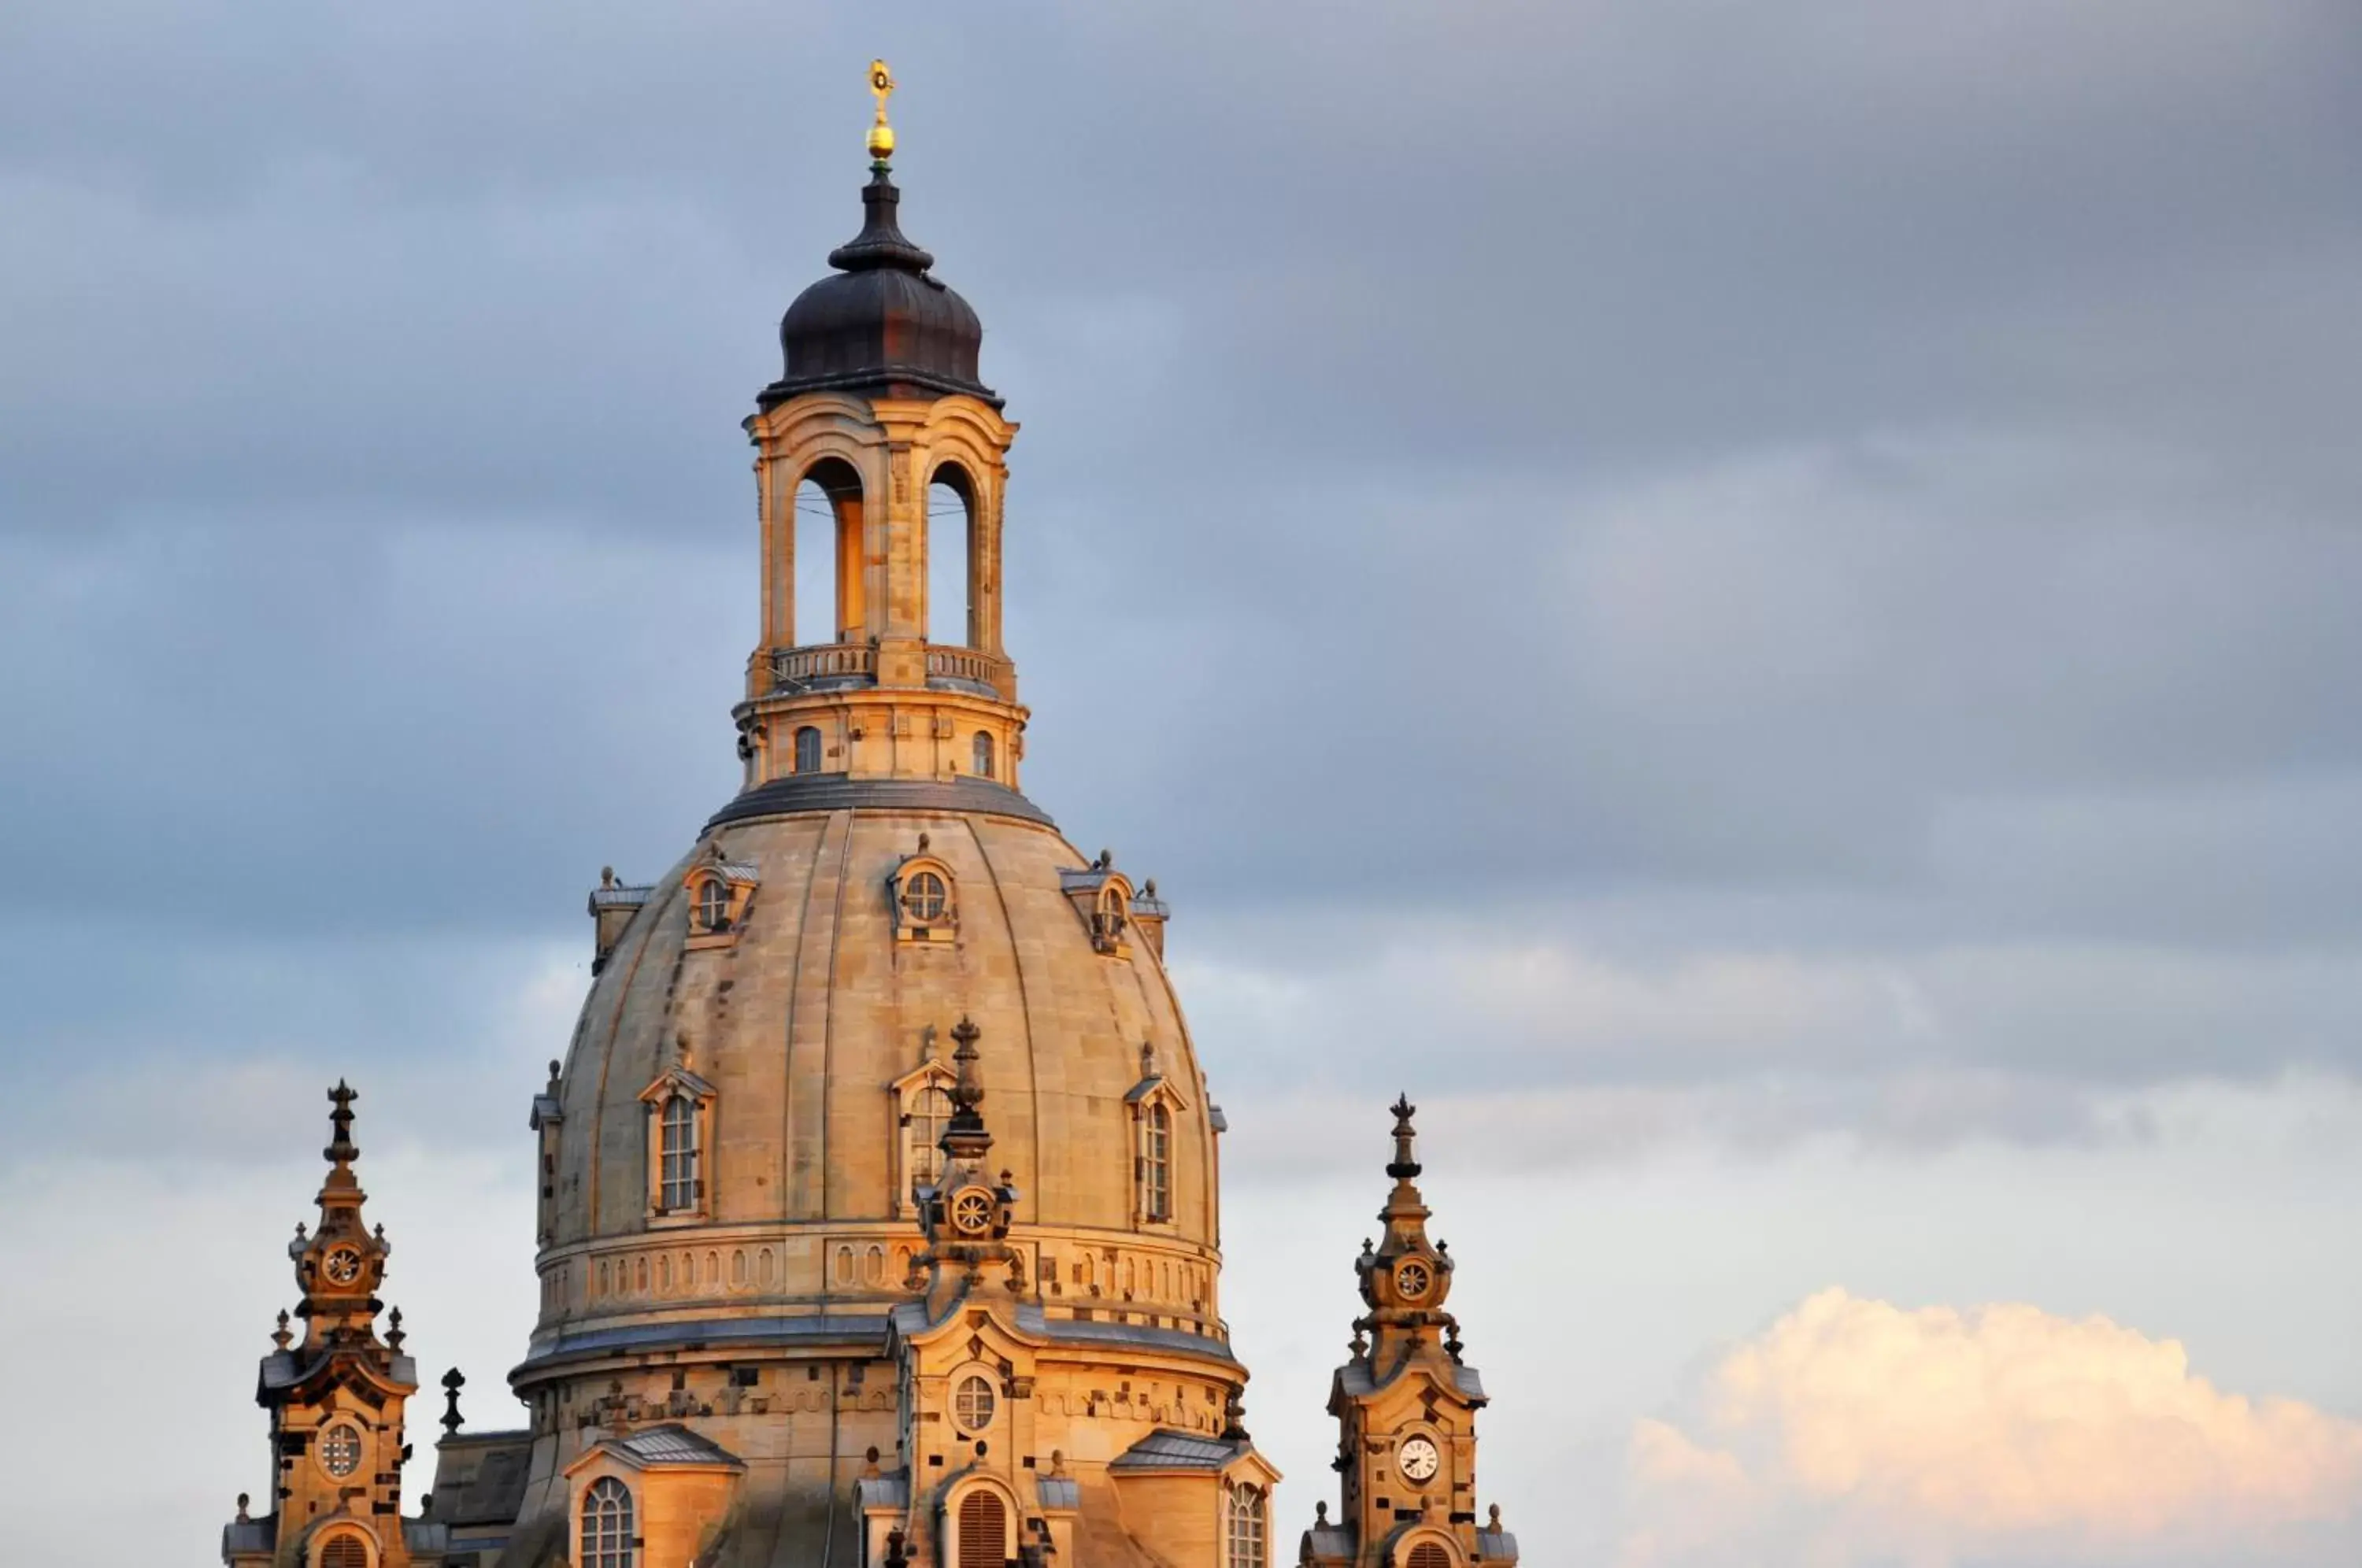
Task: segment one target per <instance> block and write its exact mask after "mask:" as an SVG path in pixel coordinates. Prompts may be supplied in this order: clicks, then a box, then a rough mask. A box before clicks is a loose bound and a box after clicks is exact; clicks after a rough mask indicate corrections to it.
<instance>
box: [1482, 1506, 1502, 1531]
mask: <svg viewBox="0 0 2362 1568" xmlns="http://www.w3.org/2000/svg"><path fill="white" fill-rule="evenodd" d="M1486 1518H1489V1519H1490V1520H1491V1521H1492V1522H1491V1523H1490V1524H1487V1525H1486V1526H1485V1529H1489V1530H1491V1531H1492V1532H1493V1533H1494V1534H1495V1535H1498V1534H1500V1533H1501V1505H1500V1504H1498V1503H1496V1504H1494V1505H1493V1506H1492V1507H1491V1508H1489V1509H1487V1510H1486Z"/></svg>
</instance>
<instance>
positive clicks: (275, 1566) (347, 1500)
mask: <svg viewBox="0 0 2362 1568" xmlns="http://www.w3.org/2000/svg"><path fill="white" fill-rule="evenodd" d="M328 1099H329V1100H330V1102H331V1103H332V1104H333V1105H334V1106H335V1108H336V1109H335V1110H333V1111H332V1112H331V1113H330V1115H329V1118H328V1122H329V1128H330V1132H331V1135H330V1138H329V1140H328V1146H327V1147H326V1149H325V1150H323V1151H321V1154H322V1157H323V1158H325V1159H326V1160H327V1162H328V1176H327V1179H326V1181H325V1182H323V1183H322V1184H321V1186H320V1197H319V1205H320V1213H319V1225H318V1229H316V1230H312V1231H307V1230H306V1229H305V1227H304V1226H303V1225H300V1224H299V1225H297V1226H296V1227H295V1239H294V1240H293V1241H292V1242H289V1243H288V1245H287V1255H288V1257H289V1258H290V1259H291V1260H292V1262H293V1264H294V1265H295V1288H296V1291H297V1297H296V1306H295V1316H296V1317H297V1318H298V1319H299V1320H301V1321H302V1323H303V1325H304V1326H303V1330H302V1331H301V1333H300V1334H299V1333H298V1332H296V1331H293V1330H292V1329H291V1328H290V1327H289V1325H288V1317H287V1314H286V1313H284V1312H281V1314H280V1315H279V1331H278V1332H277V1333H275V1334H273V1335H272V1336H271V1343H272V1345H273V1347H274V1348H273V1349H272V1351H271V1353H270V1354H269V1355H266V1356H264V1357H263V1358H262V1366H261V1370H260V1374H259V1377H258V1379H257V1382H256V1386H255V1396H254V1397H255V1400H256V1402H257V1403H259V1405H261V1407H262V1408H264V1409H265V1410H267V1411H269V1412H270V1458H271V1496H270V1509H269V1511H268V1512H267V1513H266V1514H264V1515H262V1516H260V1517H257V1516H255V1515H254V1513H253V1511H252V1509H251V1507H250V1499H249V1498H248V1497H244V1496H241V1497H240V1498H239V1499H238V1517H237V1518H236V1519H235V1520H233V1521H232V1522H231V1523H230V1525H229V1526H228V1528H227V1529H225V1530H224V1531H223V1532H222V1561H223V1562H226V1563H227V1564H229V1565H230V1568H264V1565H265V1564H269V1565H271V1568H297V1565H299V1564H313V1565H316V1568H408V1565H409V1564H410V1562H411V1561H412V1551H411V1547H412V1540H411V1539H410V1538H411V1536H412V1535H414V1534H417V1533H421V1531H422V1526H421V1523H420V1521H418V1520H411V1521H409V1524H408V1527H407V1529H405V1525H404V1521H403V1517H402V1466H403V1461H404V1460H406V1459H408V1458H409V1457H410V1451H409V1447H408V1445H407V1444H406V1442H405V1441H404V1440H403V1407H404V1405H405V1404H406V1403H407V1402H408V1400H409V1398H410V1396H412V1395H413V1394H415V1393H417V1392H418V1374H417V1369H416V1368H415V1366H414V1364H412V1361H411V1358H410V1357H409V1356H407V1355H404V1354H403V1351H402V1344H403V1333H402V1314H401V1313H400V1312H399V1311H396V1312H395V1313H394V1314H393V1315H392V1320H391V1322H390V1324H389V1326H388V1329H387V1331H386V1334H385V1337H384V1338H383V1339H380V1338H379V1337H378V1331H377V1318H378V1314H379V1312H381V1310H383V1309H384V1304H383V1303H382V1302H381V1301H380V1300H379V1299H378V1295H377V1292H378V1289H379V1287H380V1286H381V1285H383V1284H384V1282H385V1263H386V1258H387V1256H388V1254H390V1253H392V1250H393V1249H392V1246H391V1245H390V1244H388V1242H386V1239H385V1227H383V1226H382V1225H381V1226H378V1227H377V1228H376V1229H374V1230H372V1229H370V1226H369V1225H368V1223H367V1222H366V1221H365V1220H363V1219H362V1218H361V1206H362V1204H363V1203H364V1202H365V1201H366V1199H367V1195H366V1194H365V1193H363V1192H362V1191H361V1185H360V1182H359V1178H358V1177H356V1176H354V1175H353V1161H354V1160H356V1159H357V1158H359V1155H360V1150H359V1148H358V1147H356V1146H355V1144H354V1143H353V1101H354V1100H355V1099H359V1096H358V1095H356V1094H355V1093H354V1092H353V1091H352V1090H351V1089H350V1088H347V1087H346V1086H345V1085H344V1084H343V1083H342V1082H339V1083H338V1084H337V1087H336V1088H333V1089H330V1090H329V1091H328ZM425 1533H429V1534H431V1533H432V1532H431V1531H428V1532H425Z"/></svg>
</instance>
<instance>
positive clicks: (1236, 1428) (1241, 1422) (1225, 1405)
mask: <svg viewBox="0 0 2362 1568" xmlns="http://www.w3.org/2000/svg"><path fill="white" fill-rule="evenodd" d="M1222 1441H1224V1442H1253V1441H1254V1439H1253V1438H1251V1437H1249V1436H1248V1435H1247V1405H1246V1398H1245V1397H1244V1396H1243V1395H1242V1393H1241V1392H1240V1391H1239V1390H1238V1389H1236V1388H1233V1389H1231V1391H1230V1392H1229V1393H1228V1394H1226V1395H1224V1396H1223V1397H1222Z"/></svg>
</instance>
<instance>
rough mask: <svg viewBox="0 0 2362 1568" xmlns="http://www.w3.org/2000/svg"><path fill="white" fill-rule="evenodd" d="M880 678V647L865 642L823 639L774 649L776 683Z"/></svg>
mask: <svg viewBox="0 0 2362 1568" xmlns="http://www.w3.org/2000/svg"><path fill="white" fill-rule="evenodd" d="M847 678H850V679H869V680H875V679H877V649H876V648H873V647H871V646H868V645H867V644H866V643H821V644H816V645H815V646H811V647H803V648H776V649H774V650H773V651H772V653H771V682H772V684H773V685H775V686H804V685H809V684H810V683H811V682H812V681H815V680H828V679H847Z"/></svg>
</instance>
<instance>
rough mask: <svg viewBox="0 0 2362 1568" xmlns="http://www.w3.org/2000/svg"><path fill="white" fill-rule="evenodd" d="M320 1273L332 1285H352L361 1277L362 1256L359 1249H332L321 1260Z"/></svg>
mask: <svg viewBox="0 0 2362 1568" xmlns="http://www.w3.org/2000/svg"><path fill="white" fill-rule="evenodd" d="M320 1272H321V1273H322V1274H325V1275H327V1276H328V1283H329V1284H331V1285H350V1284H351V1283H352V1282H353V1281H355V1280H357V1279H359V1277H360V1276H361V1254H360V1250H359V1248H357V1247H331V1248H329V1249H328V1255H327V1256H326V1258H324V1259H323V1260H321V1263H320Z"/></svg>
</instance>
